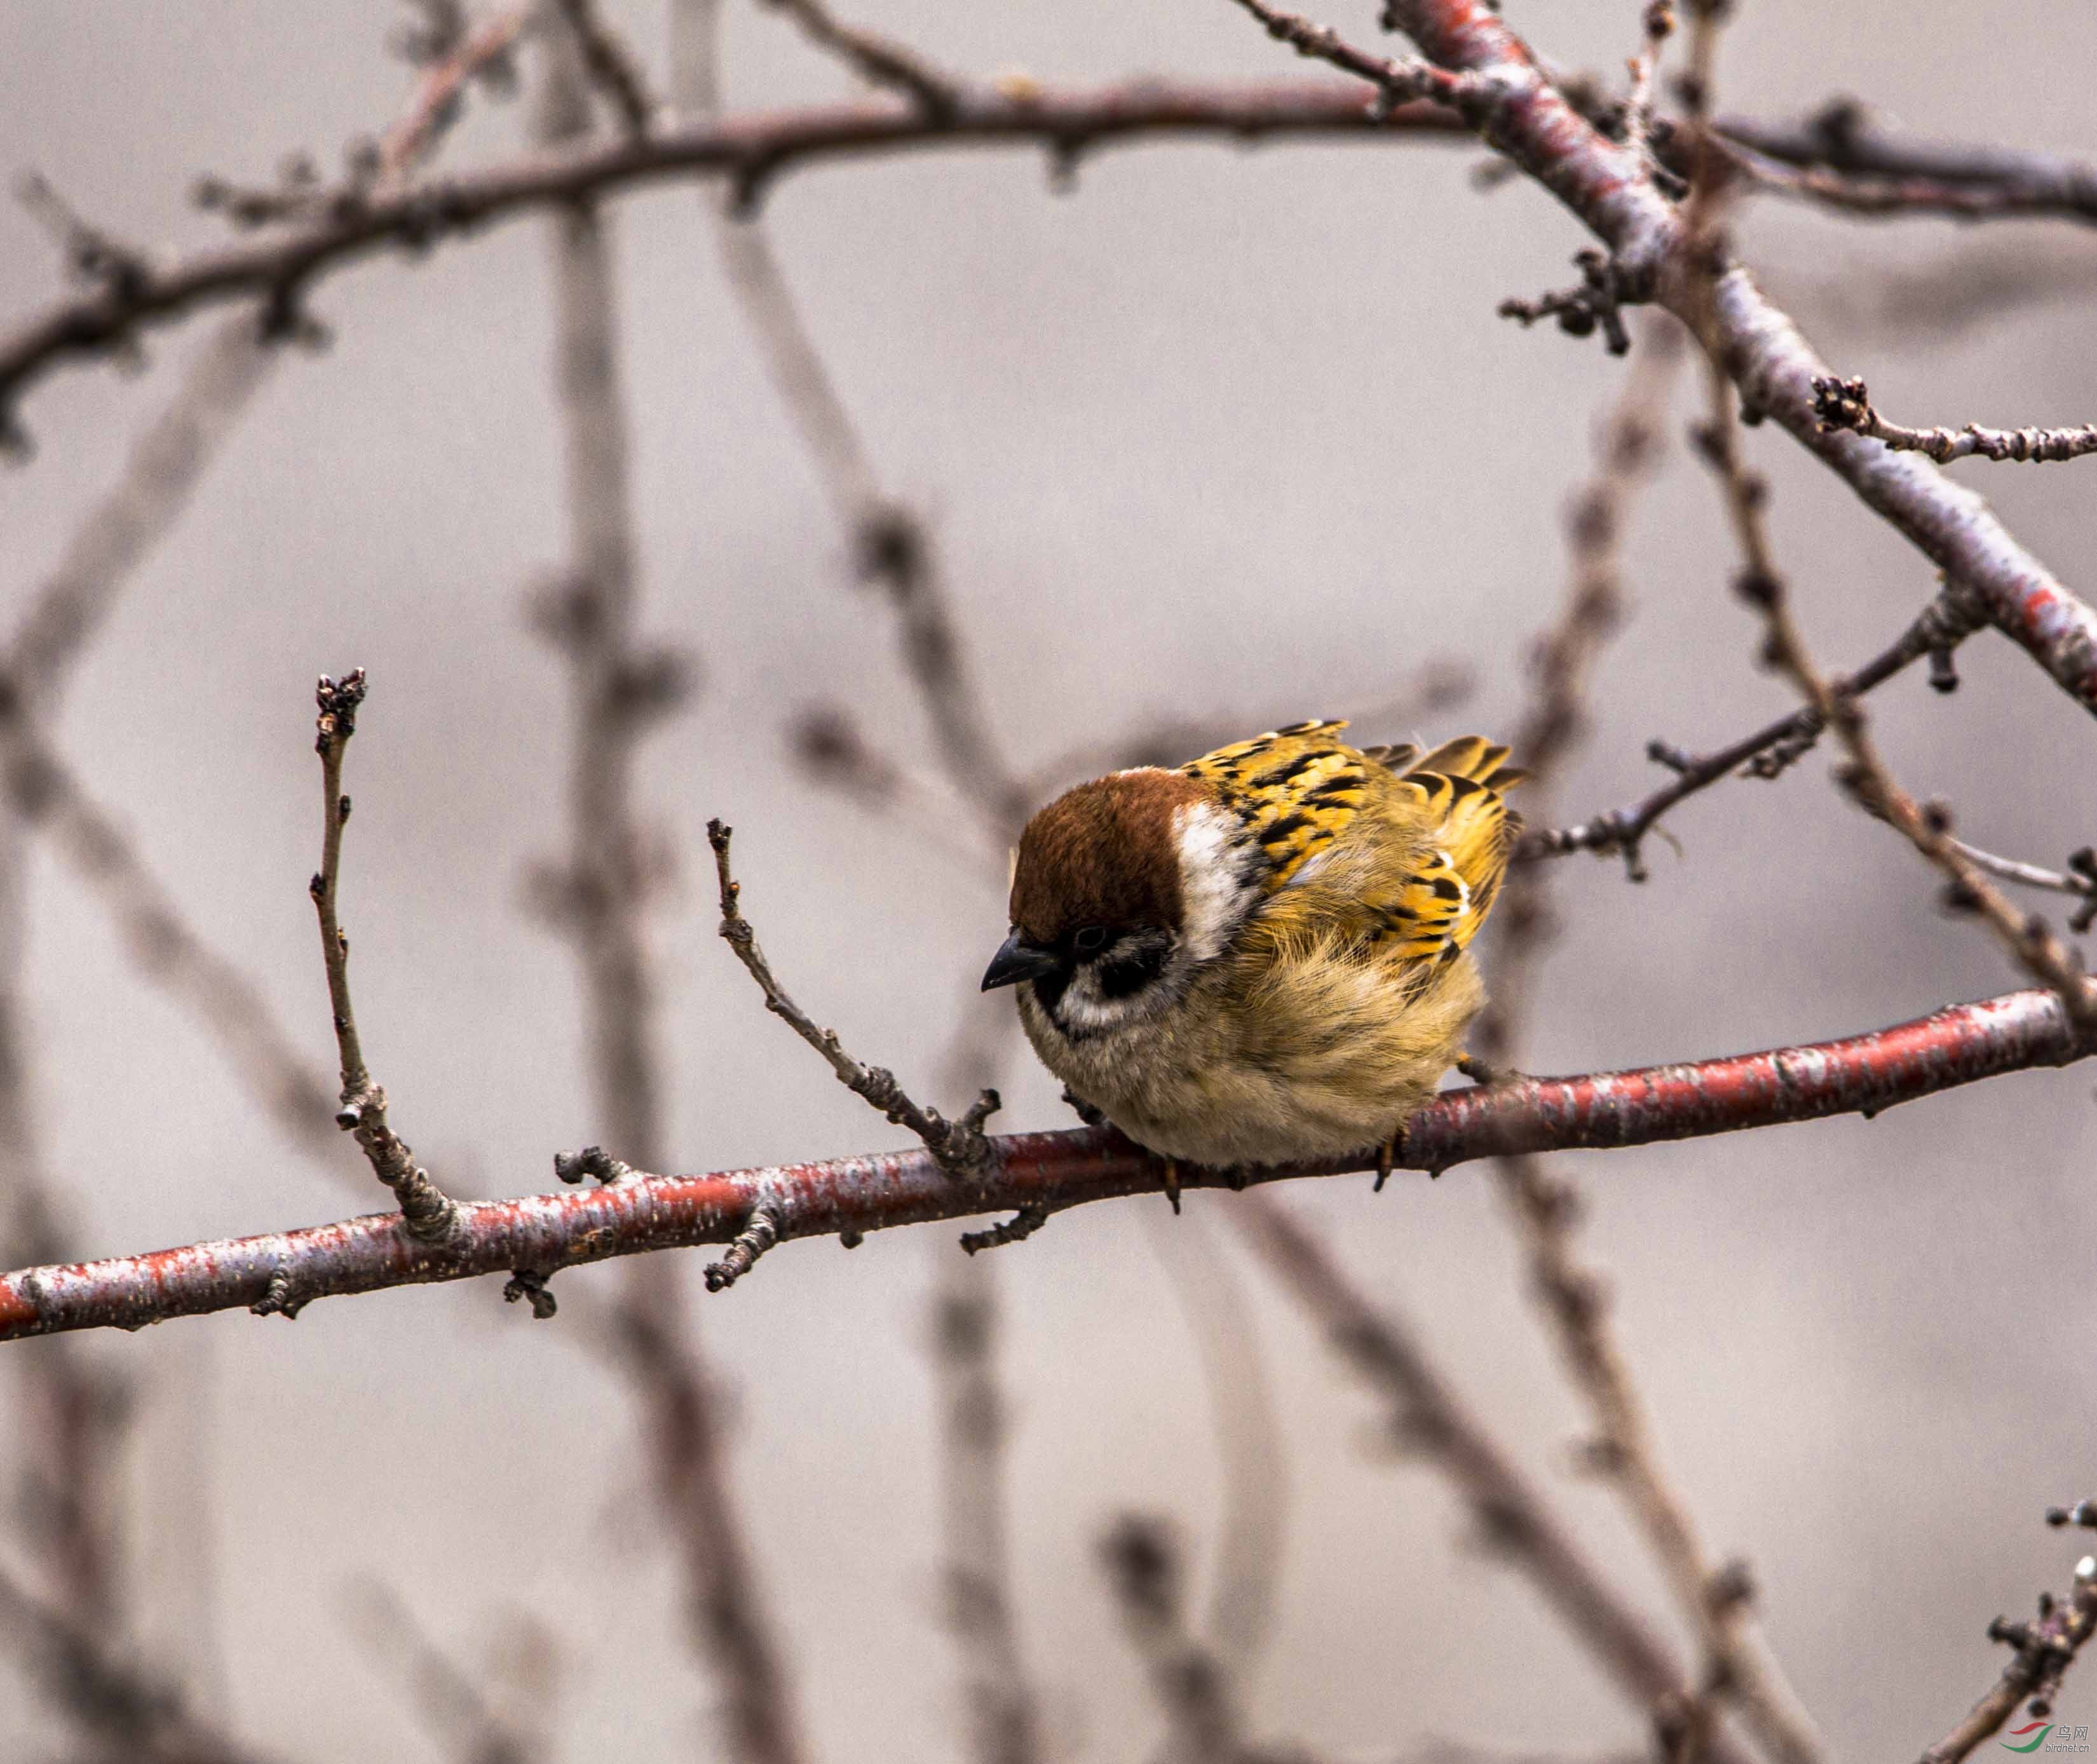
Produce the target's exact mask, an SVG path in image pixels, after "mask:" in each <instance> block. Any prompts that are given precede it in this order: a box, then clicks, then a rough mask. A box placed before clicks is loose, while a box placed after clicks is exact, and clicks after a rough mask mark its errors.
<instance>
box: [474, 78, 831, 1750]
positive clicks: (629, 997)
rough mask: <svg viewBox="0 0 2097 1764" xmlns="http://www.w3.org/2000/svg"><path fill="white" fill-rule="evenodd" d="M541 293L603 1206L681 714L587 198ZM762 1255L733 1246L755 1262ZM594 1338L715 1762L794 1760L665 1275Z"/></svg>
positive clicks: (532, 1264) (627, 1145)
mask: <svg viewBox="0 0 2097 1764" xmlns="http://www.w3.org/2000/svg"><path fill="white" fill-rule="evenodd" d="M562 50H567V51H568V52H565V53H564V52H562ZM549 61H550V64H549V68H548V69H547V77H546V87H545V109H544V112H543V114H542V116H541V134H542V135H543V136H544V137H545V138H546V139H547V141H548V142H549V144H551V145H554V146H557V147H559V146H568V145H571V144H572V143H573V142H575V141H576V139H577V138H579V137H580V135H581V134H583V133H584V131H585V130H586V129H588V127H589V105H588V103H587V97H586V94H585V92H584V87H583V79H584V69H583V68H582V66H581V65H580V52H579V51H576V50H573V48H572V46H571V45H568V44H563V45H561V46H560V47H559V49H557V51H556V53H555V54H554V55H553V56H552V57H550V58H549ZM554 292H555V298H556V301H557V305H558V315H559V327H560V335H559V345H558V348H559V354H558V382H559V386H560V392H561V403H562V409H563V416H564V419H565V421H564V427H565V436H566V440H567V471H568V505H569V519H570V522H571V526H572V527H573V530H574V541H573V545H574V562H573V564H572V566H571V570H570V572H569V576H568V580H567V582H566V584H563V586H562V587H560V588H558V589H555V590H554V591H553V592H551V593H549V594H548V595H546V596H545V597H544V598H543V599H542V601H541V605H540V606H539V608H538V611H539V615H540V624H541V629H542V630H544V631H545V633H547V634H548V635H549V637H552V638H553V639H554V641H556V643H557V644H558V646H560V648H561V649H562V650H563V654H564V655H565V657H566V659H567V663H568V671H569V678H570V682H571V694H572V700H573V710H572V712H571V716H572V726H573V742H574V749H573V758H572V759H571V764H570V768H569V774H568V805H567V806H568V824H569V845H570V851H569V856H568V858H567V862H566V864H563V865H562V866H558V868H556V869H554V870H553V871H552V872H551V874H552V877H553V881H552V883H551V885H550V886H546V887H544V888H542V891H541V892H542V895H545V896H548V897H550V899H551V900H553V901H554V903H555V904H557V908H558V910H557V911H556V913H555V915H554V918H555V922H556V923H557V925H558V926H559V927H560V928H561V929H562V930H564V931H565V932H566V933H567V935H568V936H569V938H570V939H571V942H572V943H573V944H574V947H575V950H576V956H577V960H578V961H579V963H580V967H581V970H582V977H583V984H584V997H585V1000H586V1013H587V1014H586V1019H585V1031H586V1034H587V1037H588V1046H589V1064H590V1079H591V1089H592V1092H593V1101H594V1104H595V1107H596V1110H597V1112H598V1116H599V1118H600V1119H601V1121H602V1131H604V1133H605V1134H606V1136H607V1137H608V1138H610V1139H611V1140H612V1141H613V1143H614V1145H615V1147H616V1148H617V1149H618V1151H619V1153H622V1154H623V1157H615V1156H611V1155H608V1154H606V1153H605V1152H604V1151H603V1150H602V1149H601V1148H592V1149H591V1151H589V1152H584V1153H580V1154H578V1155H577V1156H576V1158H574V1159H572V1160H571V1161H570V1163H569V1167H568V1168H567V1169H566V1170H563V1171H559V1172H558V1173H559V1174H561V1175H562V1176H563V1180H576V1178H577V1177H580V1175H584V1174H589V1175H595V1176H596V1177H597V1178H598V1180H599V1182H600V1183H601V1184H605V1186H603V1187H602V1188H600V1189H599V1190H598V1191H597V1192H598V1193H625V1192H628V1191H629V1190H631V1189H632V1188H634V1187H635V1186H636V1184H633V1183H632V1182H631V1181H630V1180H628V1179H629V1178H630V1176H631V1173H632V1172H631V1170H630V1167H629V1166H628V1164H627V1163H626V1162H624V1159H626V1158H631V1159H633V1160H636V1161H637V1162H641V1163H642V1164H643V1165H644V1166H646V1167H654V1165H656V1164H657V1163H658V1162H659V1160H660V1159H661V1158H662V1156H663V1140H664V1138H665V1135H664V1133H663V1120H662V1101H661V1096H662V1088H661V1080H660V1075H661V1070H662V1060H661V1056H660V1053H659V1050H658V1047H657V1036H658V1026H657V1021H656V1015H655V1002H656V999H655V988H654V964H653V961H652V959H651V955H650V948H649V941H648V935H647V932H648V923H647V909H648V906H649V904H650V898H651V894H652V891H653V887H654V882H655V880H656V878H657V876H658V874H659V872H660V871H661V870H662V869H663V868H664V867H665V863H664V860H660V859H656V860H651V859H650V856H649V855H648V852H647V847H648V844H649V843H650V842H649V841H648V840H647V838H646V837H645V836H644V833H643V829H642V827H641V820H640V816H639V814H638V812H637V810H636V808H635V804H634V789H633V768H634V764H633V763H634V755H635V751H636V748H637V743H638V742H639V739H640V738H641V735H642V734H643V733H645V732H646V729H648V728H649V727H650V726H651V725H652V724H654V722H655V721H657V720H659V719H660V718H661V717H662V716H663V715H664V714H666V713H667V712H668V711H670V710H671V709H672V708H673V707H675V706H676V703H678V702H679V700H680V698H681V696H682V693H683V689H684V687H685V681H686V678H687V676H688V672H689V669H688V667H687V665H686V664H685V663H684V662H683V660H682V659H681V658H680V657H679V656H677V655H676V654H675V653H673V652H672V651H670V650H666V649H661V648H655V647H650V646H647V645H646V644H645V643H644V642H643V641H641V638H640V637H639V635H638V624H639V611H638V594H637V567H636V561H635V545H634V537H633V513H632V501H633V497H632V489H631V486H630V484H629V482H628V453H627V433H628V425H627V420H626V411H625V404H624V396H623V395H622V392H621V387H620V383H619V332H618V309H617V304H616V298H615V296H616V292H617V287H616V282H615V276H614V271H613V254H612V250H611V240H610V239H609V237H608V236H607V222H606V218H605V217H604V216H603V215H602V212H600V211H599V209H598V206H597V205H596V204H594V203H593V202H588V201H584V202H580V203H578V204H575V205H574V206H572V207H571V208H568V209H567V211H565V212H564V213H563V215H562V217H561V219H560V221H559V224H558V230H557V232H556V234H555V239H554ZM592 1153H594V1155H592ZM754 1212H755V1208H754V1206H753V1207H750V1208H746V1209H745V1215H744V1217H743V1218H742V1219H741V1220H739V1222H738V1230H739V1231H742V1232H747V1231H748V1230H749V1229H750V1228H751V1226H752V1225H753V1223H754V1219H753V1218H752V1217H751V1215H753V1214H754ZM757 1253H758V1250H756V1249H755V1248H752V1249H747V1250H745V1251H744V1254H745V1255H746V1256H747V1257H748V1258H749V1259H751V1260H754V1259H755V1255H756V1254H757ZM730 1254H731V1256H732V1257H733V1256H734V1254H735V1252H734V1250H733V1248H732V1249H731V1252H730ZM567 1259H568V1258H566V1257H563V1256H561V1255H558V1254H556V1255H552V1256H543V1257H542V1256H532V1255H519V1256H518V1257H515V1258H513V1261H512V1266H513V1267H523V1268H527V1269H529V1270H531V1271H532V1272H534V1273H535V1274H536V1275H537V1276H539V1278H540V1280H541V1283H542V1284H543V1281H544V1279H545V1276H547V1275H548V1274H549V1273H550V1272H552V1271H553V1270H554V1269H555V1268H558V1267H560V1266H561V1265H562V1263H563V1262H564V1261H565V1260H567ZM534 1302H535V1305H536V1298H535V1301H534ZM608 1339H609V1341H610V1342H611V1346H613V1348H614V1349H615V1351H616V1353H617V1355H618V1359H619V1368H620V1369H621V1370H622V1371H623V1372H624V1374H625V1375H626V1377H628V1379H629V1381H631V1383H632V1385H633V1388H634V1390H635V1394H636V1395H637V1398H638V1399H639V1403H640V1407H641V1418H642V1425H643V1426H644V1428H645V1429H646V1443H647V1457H648V1460H649V1464H650V1470H651V1472H652V1480H653V1482H654V1488H655V1494H656V1499H657V1504H658V1506H659V1508H660V1510H661V1512H662V1513H663V1517H664V1520H665V1521H666V1524H667V1526H668V1530H669V1533H670V1539H671V1543H672V1547H674V1548H675V1549H676V1551H677V1552H678V1556H679V1558H680V1566H681V1569H682V1570H683V1582H684V1597H685V1609H686V1613H687V1625H688V1628H689V1630H690V1635H691V1637H692V1639H693V1642H694V1646H695V1648H697V1650H698V1652H699V1653H700V1655H701V1656H702V1657H703V1659H704V1660H705V1661H707V1664H708V1666H710V1667H711V1670H712V1672H713V1674H714V1676H715V1679H716V1683H717V1684H718V1685H719V1687H720V1692H721V1697H722V1701H723V1705H724V1711H723V1713H724V1725H725V1728H726V1740H727V1749H728V1750H729V1754H730V1755H731V1756H732V1757H734V1758H735V1759H737V1760H738V1761H740V1764H798V1761H799V1759H800V1758H801V1757H803V1755H804V1747H803V1740H802V1737H801V1733H800V1716H799V1709H798V1707H797V1705H796V1703H795V1695H794V1687H793V1684H792V1681H791V1678H790V1673H789V1671H788V1668H787V1664H786V1656H785V1652H784V1650H783V1649H782V1648H781V1645H780V1643H779V1639H778V1638H777V1635H776V1633H775V1631H774V1629H773V1622H772V1619H771V1617H770V1614H769V1613H768V1611H767V1609H766V1608H765V1602H764V1595H763V1591H762V1588H761V1587H760V1585H759V1582H758V1579H757V1574H756V1571H755V1566H754V1565H753V1563H752V1561H751V1554H750V1549H749V1546H748V1543H747V1542H746V1538H745V1534H744V1528H743V1525H742V1517H741V1515H740V1514H739V1512H738V1510H737V1507H736V1502H735V1498H734V1491H733V1487H732V1486H731V1484H730V1482H729V1467H728V1464H727V1459H726V1445H725V1440H724V1438H723V1429H722V1425H721V1420H720V1410H719V1405H718V1403H717V1401H716V1395H715V1388H714V1377H713V1374H712V1372H711V1369H710V1368H708V1366H707V1362H706V1359H705V1358H704V1356H703V1353H702V1351H701V1350H700V1348H699V1346H698V1344H697V1343H696V1342H694V1339H693V1338H692V1334H691V1328H690V1320H689V1319H688V1317H687V1315H686V1307H685V1293H684V1288H683V1285H682V1284H681V1281H680V1280H679V1279H678V1274H677V1270H676V1267H674V1266H672V1264H670V1263H668V1261H667V1260H664V1259H663V1258H651V1259H650V1260H647V1261H644V1262H641V1263H637V1264H636V1265H635V1267H633V1269H632V1270H631V1271H630V1272H629V1273H628V1277H627V1279H626V1280H625V1281H624V1283H623V1286H622V1289H621V1292H620V1294H619V1299H618V1301H617V1302H616V1304H615V1309H614V1313H613V1317H612V1327H611V1331H610V1333H609V1337H608Z"/></svg>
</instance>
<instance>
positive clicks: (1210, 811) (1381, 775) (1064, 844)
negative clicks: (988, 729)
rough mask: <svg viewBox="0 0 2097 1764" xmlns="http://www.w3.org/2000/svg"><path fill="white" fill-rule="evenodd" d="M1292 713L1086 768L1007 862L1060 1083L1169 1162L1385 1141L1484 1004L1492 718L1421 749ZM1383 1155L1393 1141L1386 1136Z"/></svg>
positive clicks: (1296, 1155) (1041, 1028)
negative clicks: (1204, 742) (1207, 749)
mask: <svg viewBox="0 0 2097 1764" xmlns="http://www.w3.org/2000/svg"><path fill="white" fill-rule="evenodd" d="M1345 728H1346V724H1345V723H1343V722H1308V723H1297V724H1291V725H1290V726H1289V728H1287V729H1276V730H1274V731H1272V732H1271V733H1267V734H1265V735H1259V736H1255V737H1254V738H1253V739H1251V740H1250V741H1243V742H1237V744H1236V745H1235V746H1228V747H1219V748H1218V749H1217V750H1216V751H1215V752H1214V753H1210V754H1205V755H1202V757H1201V758H1200V759H1194V760H1190V761H1189V762H1188V764H1185V765H1183V766H1180V767H1179V768H1176V769H1173V770H1167V769H1166V768H1162V767H1157V766H1142V767H1138V768H1134V769H1132V770H1130V771H1126V772H1116V773H1112V774H1111V775H1110V776H1108V777H1103V778H1098V779H1095V780H1094V781H1092V782H1091V783H1089V784H1080V785H1079V786H1077V787H1076V788H1075V790H1070V791H1068V792H1066V794H1063V795H1062V796H1059V797H1058V798H1057V799H1056V800H1055V801H1054V802H1053V803H1049V805H1048V806H1047V807H1046V808H1043V809H1041V810H1040V812H1037V813H1036V814H1035V816H1034V817H1033V818H1032V819H1031V821H1028V822H1027V827H1026V829H1025V831H1024V832H1022V834H1021V835H1020V840H1019V845H1018V851H1016V853H1015V854H1014V856H1013V878H1012V900H1011V921H1012V922H1011V935H1009V936H1008V937H1007V938H1006V939H1005V943H1004V945H1003V947H1002V948H1000V949H999V951H998V952H997V954H996V956H994V957H993V958H992V961H991V964H990V968H989V970H988V971H987V973H986V974H984V975H983V990H984V991H991V990H992V989H994V988H996V987H1007V986H1009V987H1013V989H1014V991H1015V995H1016V996H1017V999H1018V1010H1019V1019H1020V1022H1021V1023H1022V1026H1024V1027H1025V1029H1026V1031H1027V1040H1029V1041H1030V1042H1031V1043H1032V1044H1033V1046H1034V1050H1035V1053H1038V1054H1039V1055H1040V1057H1041V1059H1042V1061H1043V1062H1044V1064H1045V1065H1047V1066H1048V1067H1049V1070H1051V1071H1053V1072H1054V1073H1055V1074H1056V1075H1057V1076H1058V1077H1059V1078H1061V1079H1062V1080H1063V1081H1064V1083H1065V1084H1066V1086H1067V1087H1068V1090H1069V1093H1070V1097H1071V1100H1072V1101H1074V1102H1076V1103H1078V1104H1079V1105H1080V1111H1081V1112H1084V1105H1089V1106H1090V1107H1091V1108H1092V1110H1097V1112H1098V1113H1099V1114H1103V1115H1104V1116H1105V1118H1107V1119H1108V1120H1109V1121H1111V1122H1112V1123H1114V1126H1116V1127H1119V1128H1120V1129H1121V1131H1123V1132H1124V1133H1125V1134H1127V1136H1129V1137H1130V1138H1131V1139H1132V1140H1136V1143H1137V1144H1139V1145H1144V1146H1146V1147H1148V1148H1149V1149H1151V1150H1152V1151H1154V1152H1156V1153H1159V1154H1161V1155H1162V1156H1163V1157H1164V1158H1167V1160H1168V1163H1169V1164H1170V1165H1171V1174H1170V1175H1169V1178H1168V1184H1167V1192H1168V1193H1171V1195H1172V1197H1173V1200H1174V1204H1175V1207H1176V1206H1177V1204H1178V1200H1177V1194H1176V1188H1177V1182H1176V1163H1177V1161H1179V1160H1185V1161H1187V1162H1192V1163H1200V1164H1207V1165H1212V1166H1218V1167H1231V1166H1233V1165H1238V1164H1272V1163H1285V1162H1293V1161H1295V1160H1297V1159H1301V1158H1323V1157H1329V1156H1335V1155H1337V1154H1339V1153H1346V1152H1352V1151H1358V1150H1367V1149H1370V1148H1372V1147H1379V1146H1381V1147H1385V1148H1390V1147H1391V1146H1393V1145H1394V1144H1395V1142H1396V1140H1397V1137H1398V1135H1399V1130H1400V1128H1401V1127H1403V1123H1404V1122H1405V1120H1406V1118H1407V1117H1408V1116H1409V1115H1410V1114H1412V1112H1413V1110H1416V1108H1418V1107H1419V1106H1420V1105H1421V1103H1423V1102H1424V1101H1426V1100H1427V1098H1428V1096H1429V1095H1430V1094H1432V1092H1434V1089H1435V1088H1436V1086H1437V1085H1438V1083H1439V1082H1440V1080H1441V1079H1442V1076H1443V1074H1444V1073H1445V1072H1447V1070H1449V1068H1450V1067H1451V1066H1453V1065H1456V1064H1457V1063H1459V1061H1460V1060H1461V1059H1462V1058H1463V1057H1464V1054H1463V1038H1464V1030H1465V1027H1466V1026H1467V1025H1468V1024H1469V1022H1470V1021H1471V1019H1472V1018H1473V1017H1474V1016H1475V1015H1476V1014H1477V1013H1478V1009H1479V1008H1480V1007H1481V1006H1482V1005H1483V1004H1484V1002H1485V988H1484V985H1483V983H1482V981H1481V980H1480V978H1479V977H1478V966H1477V964H1476V961H1474V960H1473V957H1472V956H1471V955H1470V954H1469V947H1470V943H1471V940H1472V939H1473V937H1475V936H1476V935H1478V928H1479V926H1482V925H1483V924H1484V923H1485V921H1486V914H1487V913H1490V912H1491V910H1492V904H1493V899H1494V896H1495V895H1496V894H1497V893H1498V892H1499V886H1500V879H1501V877H1502V874H1503V873H1504V871H1505V869H1506V868H1507V863H1508V856H1509V855H1510V854H1511V853H1512V852H1513V849H1514V845H1515V841H1516V838H1517V835H1518V834H1519V833H1520V831H1521V821H1520V819H1519V818H1518V817H1517V816H1516V815H1514V814H1513V812H1511V811H1510V810H1509V809H1508V806H1507V803H1506V799H1505V794H1504V793H1505V792H1506V791H1508V790H1510V789H1512V788H1513V786H1515V785H1517V784H1518V783H1520V782H1521V781H1522V779H1523V778H1524V777H1526V775H1527V774H1526V773H1523V772H1521V771H1520V770H1519V769H1517V768H1513V767H1511V766H1509V765H1508V764H1507V759H1508V750H1507V749H1506V748H1505V747H1501V746H1493V745H1491V743H1489V742H1486V741H1483V740H1482V739H1480V738H1478V737H1477V736H1475V735H1467V736H1464V737H1463V738H1460V739H1459V740H1456V741H1451V742H1444V743H1443V745H1442V746H1439V747H1437V748H1436V749H1435V750H1434V751H1433V752H1432V753H1429V754H1425V755H1423V754H1422V753H1421V751H1420V750H1419V749H1418V748H1416V747H1413V746H1375V747H1351V746H1347V745H1346V743H1345V742H1342V740H1340V739H1339V735H1340V732H1341V730H1342V729H1345ZM1387 1155H1388V1153H1387Z"/></svg>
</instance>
